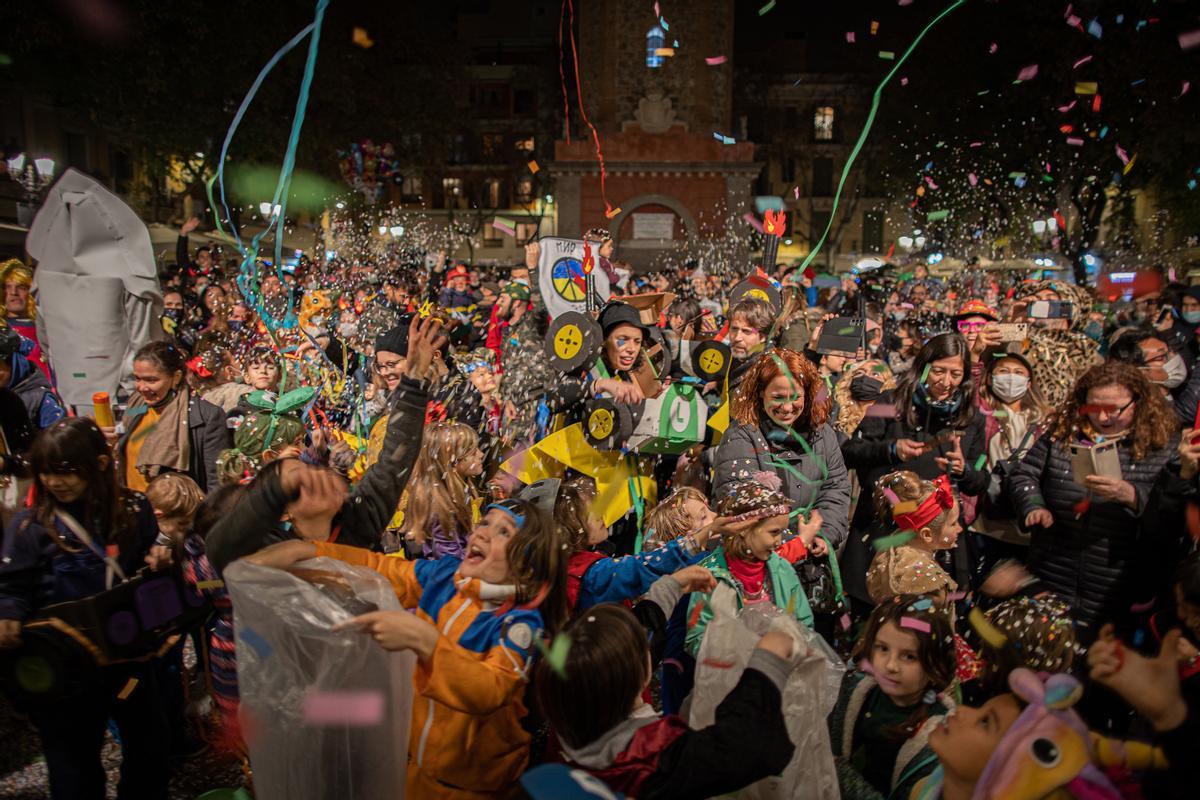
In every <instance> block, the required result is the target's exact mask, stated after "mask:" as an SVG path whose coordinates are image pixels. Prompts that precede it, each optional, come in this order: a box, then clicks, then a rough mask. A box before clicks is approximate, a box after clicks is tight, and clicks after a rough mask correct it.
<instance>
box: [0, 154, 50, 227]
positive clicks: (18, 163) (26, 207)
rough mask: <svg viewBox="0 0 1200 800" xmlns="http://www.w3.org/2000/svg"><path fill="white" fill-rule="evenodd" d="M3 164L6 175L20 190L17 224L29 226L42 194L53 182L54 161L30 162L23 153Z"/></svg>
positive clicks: (43, 158) (46, 159)
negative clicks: (6, 167) (5, 168)
mask: <svg viewBox="0 0 1200 800" xmlns="http://www.w3.org/2000/svg"><path fill="white" fill-rule="evenodd" d="M5 163H6V165H7V166H8V174H9V175H10V176H11V177H12V179H13V180H14V181H16V182H17V183H18V184H19V185H20V187H21V189H22V192H21V199H20V200H18V201H17V223H18V224H20V225H29V224H30V223H32V222H33V215H34V213H35V212H36V210H37V206H38V205H39V203H40V202H41V195H42V193H43V192H44V191H45V190H46V188H47V187H48V186H49V185H50V183H51V181H53V180H54V166H55V164H54V159H52V158H46V157H44V156H43V157H42V158H37V159H34V160H32V161H30V160H29V158H28V157H26V155H25V154H24V153H18V154H17V155H15V156H13V157H12V158H10V159H8V160H7V161H6V162H5Z"/></svg>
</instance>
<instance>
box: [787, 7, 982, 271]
mask: <svg viewBox="0 0 1200 800" xmlns="http://www.w3.org/2000/svg"><path fill="white" fill-rule="evenodd" d="M966 2H967V0H954V2H953V3H951V4H950V5H948V6H947V7H946V8H945V10H943V11H942V12H941V13H940V14H938V15H937V16H936V17H934V18H933V19H932V20H930V22H929V24H927V25H926V26H925V27H924V28H923V29H922V30H921V32H920V33H918V34H917V38H916V39H914V40H913V43H912V44H910V45H909V46H908V49H906V50H905V51H904V55H902V56H900V58H898V59H896V63H895V64H894V65H893V66H892V68H891V69H890V70H889V71H888V74H887V75H885V76H884V78H883V80H882V81H881V82H880V83H879V85H878V86H876V87H875V93H874V94H873V95H872V96H871V110H870V111H869V112H868V113H867V121H866V123H864V124H863V129H862V133H860V134H859V135H858V141H857V142H855V143H854V149H853V150H851V151H850V157H849V158H847V159H846V164H845V166H843V167H842V177H841V178H840V179H839V180H838V185H837V191H836V192H834V195H833V207H832V208H831V209H830V211H829V221H828V222H826V223H825V230H824V231H823V232H822V233H821V238H820V239H818V240H817V243H816V245H815V246H814V247H813V248H812V249H811V250H809V252H808V255H807V256H805V257H804V261H803V262H802V263H801V264H800V267H799V268H800V270H802V271H803V270H804V269H805V268H806V267H807V266H808V265H809V264H811V263H812V262H813V259H815V258H816V257H817V254H818V253H820V252H821V248H822V247H824V245H825V240H826V239H828V238H829V231H830V230H831V229H832V228H833V221H834V220H835V219H837V211H838V203H839V201H840V200H841V197H842V190H843V189H845V188H846V180H847V179H848V178H849V177H850V170H851V169H852V168H853V167H854V162H855V161H857V160H858V154H859V153H860V152H862V149H863V145H864V144H865V143H866V141H867V136H868V135H869V134H870V133H871V126H872V125H874V124H875V115H876V114H877V113H879V101H880V99H881V98H882V96H883V90H884V88H885V87H886V86H887V85H888V82H889V81H891V79H892V77H893V76H895V74H896V73H897V72H899V71H900V68H901V67H902V66H904V62H905V61H907V60H908V57H909V56H910V55H912V53H913V51H914V50H916V49H917V45H919V44H920V43H921V40H922V39H924V38H925V34H927V33H929V31H930V30H932V29H933V27H934V26H935V25H937V24H938V23H939V22H941V21H942V19H944V18H945V17H946V15H947V14H949V13H950V12H951V11H953V10H954V9H956V8H958V7H959V6H961V5H963V4H964V3H966ZM850 36H851V34H849V33H848V34H847V39H848V40H849V41H853V39H850V38H849V37H850Z"/></svg>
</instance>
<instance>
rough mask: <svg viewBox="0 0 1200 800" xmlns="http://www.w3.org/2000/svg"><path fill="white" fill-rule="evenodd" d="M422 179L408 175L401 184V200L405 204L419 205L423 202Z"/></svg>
mask: <svg viewBox="0 0 1200 800" xmlns="http://www.w3.org/2000/svg"><path fill="white" fill-rule="evenodd" d="M422 195H423V192H422V186H421V179H420V178H419V177H416V176H410V175H406V176H404V180H403V181H401V182H400V200H401V201H402V202H405V203H419V202H421V200H422Z"/></svg>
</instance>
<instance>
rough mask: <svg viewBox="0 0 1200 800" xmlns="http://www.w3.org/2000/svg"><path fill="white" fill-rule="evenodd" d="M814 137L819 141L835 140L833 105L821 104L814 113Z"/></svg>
mask: <svg viewBox="0 0 1200 800" xmlns="http://www.w3.org/2000/svg"><path fill="white" fill-rule="evenodd" d="M813 138H814V139H816V140H817V141H818V142H832V141H833V106H819V107H818V108H817V110H816V113H814V114H813Z"/></svg>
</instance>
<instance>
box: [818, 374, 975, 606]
mask: <svg viewBox="0 0 1200 800" xmlns="http://www.w3.org/2000/svg"><path fill="white" fill-rule="evenodd" d="M895 402H896V400H895V394H894V392H892V391H887V392H884V393H883V394H881V395H880V396H879V402H878V403H876V406H877V407H878V406H890V405H894V404H895ZM905 410H906V409H902V408H898V409H896V411H897V412H898V417H897V418H891V417H872V416H868V417H864V418H863V421H862V422H861V423H860V424H859V426H858V430H856V431H855V432H854V435H853V436H852V437H850V438H849V439H847V440H846V441H845V442H843V443H842V458H843V459H844V460H845V462H846V468H847V469H853V470H855V471H857V473H858V482H859V485H860V486H861V487H862V493H861V494H860V495H859V499H858V505H857V506H856V507H855V509H854V518H853V520H851V523H850V537H849V538H848V539H847V540H846V547H845V549H844V550H843V551H842V556H841V560H840V563H841V567H842V581H843V586H844V587H845V589H846V591H847V592H848V593H849V594H851V595H853V596H855V597H857V598H859V599H860V600H863V601H869V599H870V597H869V595H868V594H867V584H866V575H867V567H868V566H870V564H871V558H872V557H873V556H874V555H875V550H874V548H873V547H871V545H870V544H869V543H868V541H867V540H868V539H869V538H871V537H874V536H881V535H886V534H889V533H893V532H894V531H893V530H892V529H891V527H890V525H883V524H878V523H877V521H876V520H875V504H874V502H873V501H872V499H871V495H872V494H873V493H874V491H875V483H876V482H877V481H878V480H879V479H880V478H882V477H883V476H884V475H886V474H887V473H889V472H892V471H894V470H898V469H907V470H911V471H912V472H915V473H917V475H919V476H920V477H921V478H924V479H925V480H933V479H934V478H936V477H938V476H939V475H941V474H942V470H941V468H940V467H938V465H937V462H936V461H935V459H937V458H938V457H939V456H940V455H941V452H940V451H939V449H938V448H933V449H932V450H931V451H930V452H928V453H925V454H923V455H921V456H918V457H917V458H914V459H913V460H911V461H901V460H900V459H899V457H898V456H897V455H896V451H895V447H894V445H895V442H896V440H897V439H912V440H914V441H918V442H927V441H931V440H933V439H935V438H936V437H937V435H938V434H939V433H941V432H942V431H943V430H944V429H945V428H946V427H947V426H946V423H945V421H944V419H943V418H941V417H939V416H938V415H936V414H931V415H929V416H928V417H926V416H925V415H921V414H918V421H919V422H920V424H918V425H916V426H912V425H909V424H908V422H907V421H906V420H905V419H903V416H904V412H905ZM985 445H986V441H985V432H984V418H983V415H982V414H980V413H978V412H977V413H976V414H974V415H973V416H972V417H971V421H970V422H969V423H968V424H967V426H966V428H965V429H964V430H963V431H962V441H961V446H962V453H963V460H964V462H965V469H964V470H963V474H962V476H961V477H959V478H957V479H955V480H954V485H955V488H956V489H957V490H958V492H959V493H960V494H965V495H972V496H973V495H979V494H983V492H985V491H986V490H987V487H988V482H989V481H990V474H989V473H988V472H987V471H986V470H978V469H975V464H976V463H977V462H978V461H979V457H980V456H981V455H982V454H983V452H984V448H985ZM965 541H966V537H959V546H958V547H957V548H955V551H954V555H953V559H954V570H953V572H952V573H951V577H953V578H954V579H955V580H956V581H958V583H959V584H964V583H965V582H966V581H967V579H968V577H969V568H968V564H967V554H966V544H965Z"/></svg>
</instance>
